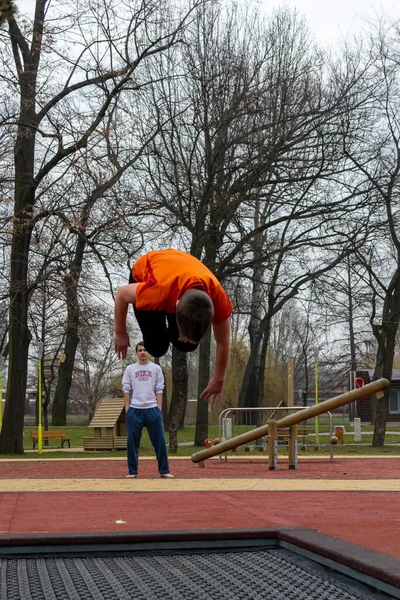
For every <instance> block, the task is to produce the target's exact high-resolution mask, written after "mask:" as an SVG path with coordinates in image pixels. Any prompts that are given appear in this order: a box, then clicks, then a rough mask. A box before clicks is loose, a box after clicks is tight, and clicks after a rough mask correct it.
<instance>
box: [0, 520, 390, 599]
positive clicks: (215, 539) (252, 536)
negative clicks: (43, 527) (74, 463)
mask: <svg viewBox="0 0 400 600" xmlns="http://www.w3.org/2000/svg"><path fill="white" fill-rule="evenodd" d="M260 546H269V547H271V546H275V547H285V548H288V547H289V546H290V549H291V550H292V551H297V552H299V553H302V551H305V552H308V553H310V554H313V555H314V559H315V560H318V562H321V563H324V564H327V561H330V562H329V566H331V567H332V568H335V563H336V564H338V565H343V566H344V567H346V568H348V569H351V570H352V571H353V572H355V573H357V572H358V573H359V574H361V575H365V576H367V577H369V578H371V579H374V580H377V581H381V582H384V583H385V584H388V585H389V586H392V587H393V588H397V589H400V559H398V558H395V557H392V556H390V555H388V554H382V553H379V552H375V551H374V550H370V549H368V548H364V547H363V546H358V545H356V544H352V543H350V542H345V541H343V540H340V539H339V538H335V537H332V536H329V535H326V534H324V533H320V532H318V531H315V530H313V529H310V528H308V527H282V528H260V529H222V530H213V529H200V530H189V531H187V530H186V531H179V530H177V531H144V532H136V531H135V532H101V533H65V534H58V533H47V534H10V535H7V534H6V535H4V534H3V535H0V557H4V556H8V557H10V556H11V555H12V556H13V557H16V556H18V555H25V556H26V555H27V554H29V555H38V554H40V555H41V556H44V555H51V554H60V553H62V554H68V555H69V554H77V553H81V552H91V551H95V552H96V551H98V550H99V549H101V550H102V551H103V552H121V549H123V548H125V549H126V550H128V551H129V552H131V551H136V552H144V551H154V550H162V551H168V550H190V549H198V550H201V548H208V549H215V550H218V549H219V548H225V549H230V550H234V549H238V548H243V547H260ZM338 570H340V569H338ZM342 572H343V569H342ZM359 579H360V580H364V581H365V578H363V577H362V576H361V577H359ZM378 587H379V586H378ZM381 589H383V588H381ZM394 597H400V594H399V595H397V593H396V595H395V596H394Z"/></svg>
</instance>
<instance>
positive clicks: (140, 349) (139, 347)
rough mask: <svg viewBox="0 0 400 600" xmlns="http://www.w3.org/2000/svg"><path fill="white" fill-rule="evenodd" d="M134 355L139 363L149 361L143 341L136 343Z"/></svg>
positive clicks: (142, 363) (143, 363)
mask: <svg viewBox="0 0 400 600" xmlns="http://www.w3.org/2000/svg"><path fill="white" fill-rule="evenodd" d="M135 350H136V356H137V357H138V360H139V363H140V364H141V365H145V364H146V363H148V362H149V360H150V357H149V353H148V352H147V350H146V348H145V347H144V344H143V342H139V343H138V344H136V348H135Z"/></svg>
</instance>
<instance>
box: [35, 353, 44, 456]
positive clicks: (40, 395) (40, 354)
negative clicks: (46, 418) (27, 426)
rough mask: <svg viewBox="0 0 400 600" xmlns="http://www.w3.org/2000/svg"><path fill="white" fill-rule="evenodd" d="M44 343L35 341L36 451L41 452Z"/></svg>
mask: <svg viewBox="0 0 400 600" xmlns="http://www.w3.org/2000/svg"><path fill="white" fill-rule="evenodd" d="M43 349H44V343H43V342H38V343H37V353H38V391H37V402H38V452H39V454H42V451H43V427H42V356H43Z"/></svg>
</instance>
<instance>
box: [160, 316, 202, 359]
mask: <svg viewBox="0 0 400 600" xmlns="http://www.w3.org/2000/svg"><path fill="white" fill-rule="evenodd" d="M167 321H168V336H169V340H170V342H171V344H173V345H174V346H175V348H176V349H177V350H180V351H181V352H193V350H196V348H197V346H198V344H189V343H188V342H181V341H180V339H179V329H178V324H177V322H176V315H175V314H173V315H171V314H169V313H167Z"/></svg>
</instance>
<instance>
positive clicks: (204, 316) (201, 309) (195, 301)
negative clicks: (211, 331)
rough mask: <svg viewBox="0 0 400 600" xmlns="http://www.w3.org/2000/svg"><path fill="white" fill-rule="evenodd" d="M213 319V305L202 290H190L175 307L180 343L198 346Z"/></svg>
mask: <svg viewBox="0 0 400 600" xmlns="http://www.w3.org/2000/svg"><path fill="white" fill-rule="evenodd" d="M213 318H214V305H213V303H212V300H211V298H210V296H209V295H208V294H206V293H205V292H203V291H202V290H197V289H190V290H187V292H185V293H184V294H183V295H182V296H181V298H180V299H179V301H178V303H177V305H176V322H177V324H178V328H179V339H180V340H181V341H182V342H189V343H192V344H198V343H199V342H200V340H202V339H203V337H204V336H205V334H206V333H207V330H208V328H209V327H210V325H211V322H212V320H213Z"/></svg>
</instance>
